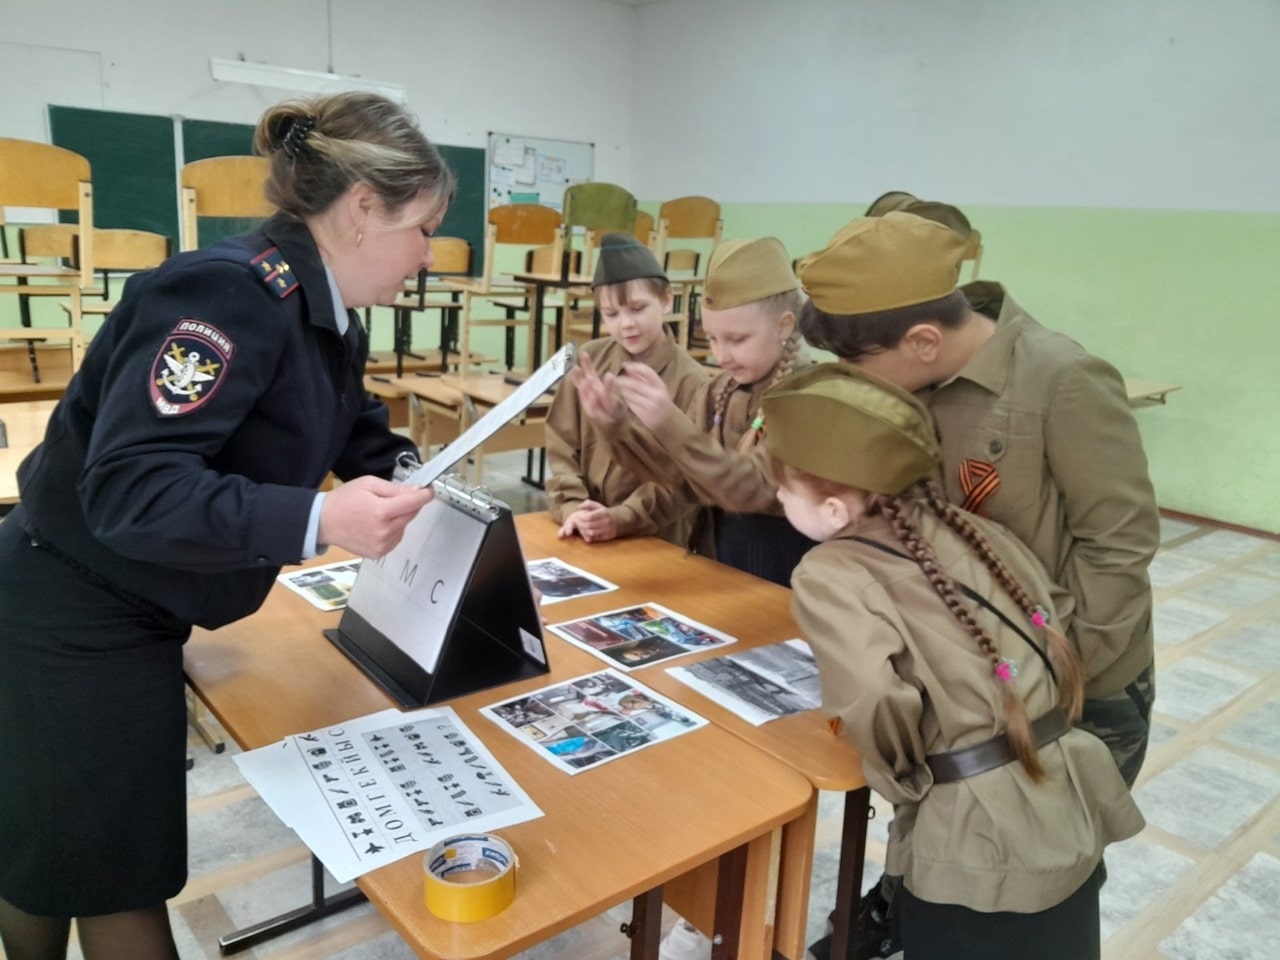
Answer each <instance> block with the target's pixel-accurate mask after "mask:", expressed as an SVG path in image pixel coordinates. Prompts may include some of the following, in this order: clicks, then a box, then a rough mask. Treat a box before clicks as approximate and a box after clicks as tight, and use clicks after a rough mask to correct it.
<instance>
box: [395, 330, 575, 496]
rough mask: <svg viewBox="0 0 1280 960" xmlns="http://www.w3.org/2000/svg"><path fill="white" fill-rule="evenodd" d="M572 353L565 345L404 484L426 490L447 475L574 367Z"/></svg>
mask: <svg viewBox="0 0 1280 960" xmlns="http://www.w3.org/2000/svg"><path fill="white" fill-rule="evenodd" d="M575 353H576V348H575V347H574V345H573V344H572V343H566V344H565V345H564V346H563V347H561V348H560V349H559V351H557V353H556V355H555V356H553V357H552V358H551V359H550V360H548V361H547V362H546V363H544V364H543V365H542V366H540V367H539V368H538V369H537V370H535V371H534V372H533V375H532V376H531V377H529V379H528V380H526V381H525V382H524V383H522V384H521V385H520V387H519V389H517V390H516V391H515V392H514V393H512V394H511V396H509V397H507V399H505V400H503V401H502V402H501V403H500V404H498V405H497V406H496V407H494V408H493V409H492V410H490V411H489V412H488V413H486V414H485V415H484V416H483V417H481V418H480V419H479V420H477V421H476V422H475V423H473V424H472V425H471V426H469V427H468V428H467V429H466V430H464V431H463V432H462V435H461V436H460V437H458V439H456V440H454V441H453V443H451V444H449V445H448V446H447V447H445V448H444V449H443V450H441V451H440V452H439V453H438V454H436V455H435V456H434V457H432V458H431V459H430V460H428V461H427V462H426V463H424V464H423V465H422V466H420V467H419V468H418V469H417V470H416V471H415V472H414V473H413V474H412V475H411V476H410V477H409V479H408V480H407V481H405V482H406V483H411V484H415V485H417V486H419V487H425V486H427V485H428V484H431V483H434V482H435V481H436V480H438V479H440V478H441V477H442V476H444V475H445V474H446V473H448V472H449V470H450V469H451V468H452V467H453V466H455V465H456V464H457V463H459V462H460V461H461V460H462V459H463V458H464V457H466V456H467V455H468V454H469V453H471V451H472V450H474V449H475V448H476V447H478V446H480V445H481V444H482V443H484V442H485V441H486V440H488V439H489V438H490V437H492V436H493V435H494V434H495V433H497V432H498V431H499V430H501V429H502V428H503V427H505V426H506V425H507V424H508V423H509V422H510V421H512V420H514V419H515V418H516V417H518V416H519V415H520V414H522V413H524V412H525V411H526V410H528V409H529V407H530V405H531V404H532V403H533V402H534V401H535V400H537V399H538V398H539V397H540V396H542V395H543V394H544V393H546V392H547V391H548V390H550V389H551V388H552V387H554V386H555V385H556V384H557V383H559V382H560V381H561V380H562V379H563V378H564V375H565V374H566V373H568V372H569V368H570V367H572V366H573V359H574V356H575Z"/></svg>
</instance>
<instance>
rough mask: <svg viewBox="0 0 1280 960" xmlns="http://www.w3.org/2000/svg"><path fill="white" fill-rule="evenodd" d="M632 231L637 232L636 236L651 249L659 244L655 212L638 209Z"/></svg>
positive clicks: (654, 248)
mask: <svg viewBox="0 0 1280 960" xmlns="http://www.w3.org/2000/svg"><path fill="white" fill-rule="evenodd" d="M631 232H632V233H633V234H635V238H636V239H637V240H639V241H640V242H641V243H643V244H644V245H645V246H646V247H648V248H649V249H650V250H655V251H656V247H657V244H658V222H657V221H656V220H655V219H654V218H653V214H652V213H649V212H648V211H647V210H637V211H636V225H635V226H634V227H632V229H631Z"/></svg>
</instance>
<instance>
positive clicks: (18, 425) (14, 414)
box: [0, 400, 57, 505]
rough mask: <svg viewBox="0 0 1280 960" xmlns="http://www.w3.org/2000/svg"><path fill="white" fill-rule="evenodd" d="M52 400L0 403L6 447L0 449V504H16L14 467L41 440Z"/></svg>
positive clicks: (54, 404)
mask: <svg viewBox="0 0 1280 960" xmlns="http://www.w3.org/2000/svg"><path fill="white" fill-rule="evenodd" d="M55 406H57V401H56V400H25V401H15V402H11V403H0V423H3V424H4V436H5V437H6V439H7V442H8V446H5V447H0V505H11V504H15V503H17V502H18V465H19V464H20V463H22V461H23V460H24V459H25V458H26V456H27V454H29V453H30V452H31V451H32V450H33V449H34V448H35V446H36V444H38V443H39V442H40V441H41V440H42V439H44V430H45V427H46V426H47V425H48V423H49V414H51V413H53V408H54V407H55Z"/></svg>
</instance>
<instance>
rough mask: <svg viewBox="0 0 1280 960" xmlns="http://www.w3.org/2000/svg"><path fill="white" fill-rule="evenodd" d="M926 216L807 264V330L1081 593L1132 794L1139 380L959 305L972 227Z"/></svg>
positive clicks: (1140, 587) (1104, 725) (1090, 686)
mask: <svg viewBox="0 0 1280 960" xmlns="http://www.w3.org/2000/svg"><path fill="white" fill-rule="evenodd" d="M902 196H907V197H909V195H902ZM878 203H879V202H878ZM922 204H923V202H922V201H915V199H914V198H910V199H909V201H908V203H907V205H906V206H904V207H903V208H902V210H901V211H895V210H890V211H889V212H886V213H885V214H884V215H883V216H879V217H867V218H860V219H857V220H854V221H853V222H852V223H850V224H848V225H847V226H846V227H844V228H843V229H842V230H840V231H839V232H838V233H837V234H836V235H835V236H834V237H833V238H832V240H831V242H830V243H829V244H828V245H827V247H826V248H825V249H824V250H821V251H819V252H817V253H815V254H812V255H810V256H809V257H806V258H805V259H804V260H803V261H802V262H801V264H800V266H799V270H798V273H799V276H800V278H801V282H802V284H803V285H804V287H805V290H806V292H807V293H808V294H809V298H810V299H809V302H808V303H807V304H806V306H805V309H804V311H803V313H802V316H801V320H800V326H801V329H802V331H803V332H804V335H805V337H806V339H808V341H809V342H810V343H811V344H813V345H814V346H816V347H819V348H822V349H826V350H829V351H831V352H832V353H834V354H835V355H836V356H838V357H839V358H840V359H841V360H844V361H847V362H850V363H854V364H857V365H858V366H859V367H861V368H863V369H866V370H870V371H871V372H873V373H876V374H879V375H880V376H882V377H884V378H885V379H888V380H891V381H893V382H894V383H895V384H897V385H898V386H901V387H904V388H906V389H907V390H910V391H913V392H917V393H918V394H919V395H920V396H921V398H922V399H923V400H924V401H925V402H926V403H927V405H928V407H929V410H930V412H931V413H932V414H933V417H934V420H935V422H936V424H937V428H938V433H939V436H940V438H941V445H942V448H941V455H942V467H943V472H942V482H943V489H944V491H945V493H946V495H947V498H948V499H949V500H950V501H951V502H953V503H956V504H959V505H960V506H962V507H964V508H965V509H966V510H969V511H971V512H974V513H980V514H982V515H983V516H987V517H990V518H991V519H993V520H996V521H998V522H1000V523H1001V524H1003V525H1004V526H1006V527H1007V528H1008V529H1009V530H1010V531H1011V532H1012V533H1013V534H1014V535H1015V536H1017V537H1018V538H1019V539H1020V540H1021V541H1022V542H1023V543H1025V544H1026V545H1027V546H1028V547H1030V548H1031V550H1032V552H1033V553H1034V554H1035V556H1036V557H1037V558H1038V559H1039V560H1040V562H1041V564H1042V565H1043V566H1044V568H1045V569H1046V570H1047V571H1048V572H1049V575H1050V577H1051V578H1052V579H1053V581H1054V583H1056V584H1057V585H1059V586H1060V587H1062V588H1063V589H1064V590H1066V591H1067V592H1068V593H1069V595H1070V597H1071V600H1072V609H1071V610H1070V611H1069V617H1068V618H1067V619H1065V620H1064V623H1063V629H1064V631H1065V632H1066V634H1067V636H1068V637H1069V638H1070V639H1071V640H1072V641H1073V643H1074V644H1075V646H1076V649H1077V650H1078V651H1079V653H1080V656H1081V658H1082V659H1083V661H1084V669H1085V678H1086V690H1085V703H1084V710H1083V714H1082V717H1081V720H1080V726H1082V727H1083V728H1084V729H1086V730H1089V731H1090V732H1091V733H1094V734H1096V735H1097V736H1098V737H1100V738H1101V739H1102V740H1103V741H1104V742H1105V743H1106V744H1107V746H1108V747H1109V748H1110V749H1111V752H1112V756H1113V759H1114V760H1115V763H1116V765H1117V766H1118V767H1119V769H1120V771H1121V774H1122V775H1123V777H1124V779H1125V782H1126V783H1128V784H1129V785H1130V786H1132V784H1133V782H1134V779H1135V778H1136V777H1137V775H1138V770H1139V768H1140V767H1141V765H1142V760H1143V757H1144V756H1145V753H1146V745H1147V737H1148V733H1149V729H1150V718H1151V704H1152V702H1153V700H1154V692H1155V691H1154V681H1153V676H1152V672H1153V670H1152V668H1153V653H1154V649H1153V638H1152V632H1151V614H1152V598H1151V586H1150V583H1149V581H1148V579H1147V566H1148V564H1149V563H1150V561H1151V558H1152V557H1153V556H1154V554H1155V550H1156V547H1157V546H1158V544H1159V521H1158V514H1157V511H1156V504H1155V494H1154V491H1153V490H1152V487H1151V481H1150V479H1149V477H1148V475H1147V461H1146V457H1145V455H1144V454H1143V450H1142V439H1141V437H1140V435H1139V433H1138V427H1137V423H1136V422H1135V420H1134V418H1133V414H1132V412H1131V411H1130V409H1129V406H1128V401H1127V398H1126V395H1125V389H1124V381H1123V379H1122V378H1121V376H1120V375H1119V373H1117V372H1116V370H1115V369H1114V368H1113V367H1112V366H1111V365H1110V364H1108V363H1106V362H1105V361H1103V360H1100V359H1098V358H1097V357H1093V356H1091V355H1089V354H1088V353H1087V352H1085V350H1084V349H1083V348H1082V347H1081V346H1080V345H1079V344H1077V343H1075V342H1074V341H1072V340H1070V339H1069V338H1067V337H1065V336H1063V335H1062V334H1059V333H1055V332H1053V331H1051V330H1048V329H1046V328H1044V327H1042V326H1041V325H1040V324H1038V323H1036V321H1035V320H1033V319H1032V318H1031V317H1030V316H1029V315H1028V314H1027V313H1026V312H1025V311H1024V310H1022V309H1021V308H1020V307H1019V306H1018V305H1017V304H1016V303H1014V302H1013V300H1012V298H1010V297H1009V296H1008V294H1007V293H1006V292H1005V290H1004V288H1003V287H1002V286H1000V285H999V284H996V283H990V282H982V281H979V282H975V283H970V284H967V285H966V286H964V287H960V288H957V286H956V280H957V277H958V275H959V270H960V262H961V259H962V256H963V254H964V252H965V249H966V247H967V245H968V242H967V239H966V237H965V236H964V234H963V231H962V230H960V228H959V227H958V226H957V223H960V222H963V223H966V224H967V221H966V220H964V218H963V216H962V215H960V216H958V217H957V216H953V215H950V214H949V213H948V211H952V210H953V208H947V207H946V205H943V204H936V203H935V204H923V206H922ZM873 206H874V205H873ZM881 206H883V204H881ZM890 206H892V204H890ZM926 208H928V209H926ZM907 210H918V211H919V212H920V213H921V214H925V215H927V217H928V219H924V218H922V217H921V216H916V215H913V214H912V213H908V212H904V211H907ZM954 213H955V214H958V211H954ZM934 221H939V222H934ZM943 223H946V224H947V226H943V225H942V224H943ZM892 888H893V883H892V878H889V880H888V882H887V883H885V884H883V885H882V892H883V893H884V894H885V897H884V898H880V897H879V895H878V894H877V893H876V892H875V891H873V892H872V894H869V895H868V899H867V900H866V901H864V904H863V909H862V914H863V918H864V928H866V929H871V928H873V927H874V925H875V923H876V922H877V921H878V920H880V921H882V920H884V918H885V913H886V910H887V904H886V903H885V902H878V903H877V902H875V901H876V900H877V899H880V900H881V901H883V900H884V899H886V898H887V899H891V898H892ZM815 953H817V951H815ZM884 955H886V952H885V951H881V952H871V953H866V954H864V956H884Z"/></svg>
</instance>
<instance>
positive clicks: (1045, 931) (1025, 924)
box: [894, 839, 1104, 960]
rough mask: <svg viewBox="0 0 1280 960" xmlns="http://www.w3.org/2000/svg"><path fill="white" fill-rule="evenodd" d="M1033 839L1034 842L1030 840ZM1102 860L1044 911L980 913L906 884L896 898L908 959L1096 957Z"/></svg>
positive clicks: (1075, 959) (1070, 959)
mask: <svg viewBox="0 0 1280 960" xmlns="http://www.w3.org/2000/svg"><path fill="white" fill-rule="evenodd" d="M1028 842H1029V843H1031V842H1034V840H1032V839H1028ZM1103 876H1104V872H1103V867H1102V864H1101V863H1099V864H1098V868H1097V869H1096V870H1095V871H1094V872H1093V874H1092V875H1091V876H1090V877H1089V879H1088V880H1086V881H1085V882H1084V883H1083V884H1082V885H1081V887H1080V889H1079V890H1077V891H1076V892H1075V893H1073V894H1072V895H1071V896H1069V897H1067V899H1066V900H1064V901H1062V902H1061V903H1060V904H1058V905H1057V906H1054V907H1050V908H1049V909H1048V910H1042V911H1040V912H1039V913H1007V912H1006V913H979V912H978V911H976V910H970V909H969V908H967V907H959V906H956V905H954V904H947V903H929V902H928V901H926V900H921V899H920V898H919V897H916V896H915V895H914V894H912V893H911V891H910V890H908V889H907V888H906V887H905V886H903V887H902V888H901V889H900V890H899V891H898V895H897V896H896V897H895V898H894V907H895V908H896V910H897V911H898V923H899V927H898V932H899V935H900V937H901V940H902V946H903V947H904V948H905V956H906V958H907V960H1030V958H1034V960H1097V958H1098V957H1100V956H1101V955H1102V946H1101V943H1102V934H1101V924H1100V922H1099V918H1098V890H1099V888H1100V887H1101V886H1102V878H1103Z"/></svg>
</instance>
